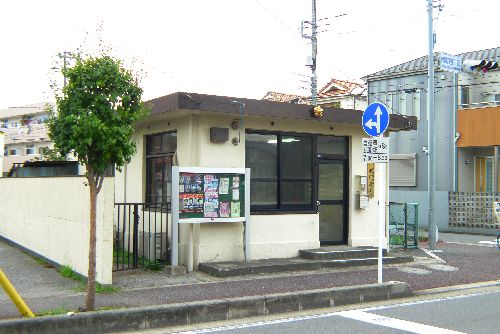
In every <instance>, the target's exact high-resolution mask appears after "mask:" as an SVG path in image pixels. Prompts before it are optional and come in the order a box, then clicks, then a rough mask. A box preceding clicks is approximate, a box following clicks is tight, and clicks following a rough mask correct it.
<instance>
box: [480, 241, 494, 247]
mask: <svg viewBox="0 0 500 334" xmlns="http://www.w3.org/2000/svg"><path fill="white" fill-rule="evenodd" d="M478 243H479V244H488V245H495V246H496V244H497V242H496V241H478Z"/></svg>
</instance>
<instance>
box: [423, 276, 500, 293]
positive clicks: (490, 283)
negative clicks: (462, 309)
mask: <svg viewBox="0 0 500 334" xmlns="http://www.w3.org/2000/svg"><path fill="white" fill-rule="evenodd" d="M492 286H500V280H497V281H487V282H478V283H469V284H459V285H449V286H443V287H439V288H432V289H426V290H418V291H415V292H413V295H414V296H425V295H433V294H438V293H446V292H454V291H462V290H471V289H477V288H487V287H492Z"/></svg>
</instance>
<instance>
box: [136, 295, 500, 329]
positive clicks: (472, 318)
mask: <svg viewBox="0 0 500 334" xmlns="http://www.w3.org/2000/svg"><path fill="white" fill-rule="evenodd" d="M499 309H500V287H499V286H496V287H491V288H489V289H487V290H485V291H482V292H478V293H473V294H462V295H456V296H449V297H444V298H439V299H428V300H418V301H410V302H406V303H403V304H393V305H383V306H375V307H370V308H360V309H351V310H346V311H340V312H332V313H319V314H312V315H306V316H298V317H291V318H282V319H276V320H270V321H254V322H242V323H239V324H233V325H229V326H220V327H207V328H198V329H194V330H188V331H182V332H172V331H170V330H167V331H162V330H156V331H149V332H143V333H155V334H160V333H178V334H180V333H182V334H188V333H189V334H198V333H200V334H201V333H215V332H217V333H228V334H229V333H238V334H246V333H259V334H268V333H269V334H271V333H308V334H314V333H422V334H424V333H425V334H429V333H431V334H432V333H442V334H460V333H478V334H482V333H485V334H486V333H498V332H499V330H498V327H499V326H498V323H499V320H498V317H499V311H498V310H499Z"/></svg>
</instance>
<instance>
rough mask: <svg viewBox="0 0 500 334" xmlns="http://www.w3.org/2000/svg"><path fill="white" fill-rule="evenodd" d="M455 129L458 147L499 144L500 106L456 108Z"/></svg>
mask: <svg viewBox="0 0 500 334" xmlns="http://www.w3.org/2000/svg"><path fill="white" fill-rule="evenodd" d="M457 131H458V132H459V133H460V139H459V140H458V142H457V146H458V147H474V146H476V147H478V146H493V145H500V107H488V108H477V109H461V110H458V113H457Z"/></svg>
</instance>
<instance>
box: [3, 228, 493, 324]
mask: <svg viewBox="0 0 500 334" xmlns="http://www.w3.org/2000/svg"><path fill="white" fill-rule="evenodd" d="M440 239H443V238H442V234H441V236H440ZM481 239H484V240H486V241H487V240H490V239H492V237H491V236H488V237H484V238H481ZM466 241H467V242H466V243H465V244H457V243H441V242H440V243H439V244H438V248H440V250H441V251H442V252H437V253H434V257H435V256H438V257H439V258H440V260H438V259H436V258H434V257H431V256H429V254H428V253H426V252H424V251H423V250H421V249H415V250H408V251H406V252H402V253H404V254H406V255H412V256H414V257H415V261H414V262H411V263H405V264H400V265H388V266H385V267H384V282H389V281H398V282H405V283H401V284H400V285H397V288H396V290H398V289H399V290H398V291H400V292H401V291H403V292H404V293H406V291H407V290H405V289H404V286H408V287H409V289H411V290H409V291H410V292H411V291H422V290H425V289H432V288H438V287H445V286H454V285H459V284H469V283H476V282H485V281H495V280H498V279H500V251H499V250H498V249H497V248H496V247H494V246H493V245H491V246H489V247H488V245H485V244H479V242H478V241H481V240H476V242H477V244H478V245H480V246H483V247H477V246H475V245H474V243H472V244H471V240H466ZM421 246H422V247H424V246H425V245H421ZM398 252H399V251H398ZM0 267H1V268H2V269H3V270H4V272H5V273H6V274H7V276H8V277H9V279H10V280H11V281H12V283H13V284H14V285H15V287H16V288H17V289H18V291H19V293H20V294H21V295H22V297H23V298H24V299H25V301H26V302H27V304H28V305H29V306H30V308H32V310H33V311H34V312H35V313H40V312H43V311H50V310H55V309H60V310H77V309H78V308H79V307H81V306H82V305H83V301H84V293H83V292H77V291H75V288H77V287H78V283H77V282H75V281H73V280H70V279H67V278H64V277H62V276H60V275H59V274H58V273H57V271H56V270H55V269H53V268H47V267H46V266H44V265H43V264H39V263H37V262H36V261H35V259H34V258H33V257H31V256H30V255H27V254H25V253H23V252H21V251H19V250H18V249H17V248H14V247H12V246H11V245H8V244H6V243H4V242H1V241H0ZM113 281H114V285H115V286H116V287H118V288H119V289H120V291H118V292H115V293H108V294H98V295H97V297H96V305H97V307H104V308H120V309H121V308H134V309H133V310H132V309H130V312H132V311H133V312H132V313H133V314H136V315H137V314H139V313H140V311H138V310H140V309H137V307H139V308H144V307H145V308H146V309H148V310H150V308H153V309H156V308H166V307H167V306H169V305H170V306H169V307H170V308H168V307H167V308H168V309H169V310H171V309H172V307H173V308H174V309H176V310H177V311H178V312H181V311H180V309H179V307H180V306H179V305H183V307H184V309H186V308H188V309H189V308H191V309H192V310H193V307H194V306H193V305H198V306H197V307H202V306H200V305H205V306H204V308H203V310H205V311H203V312H206V310H207V309H210V308H211V307H216V308H218V309H219V310H220V309H221V307H222V308H224V307H228V306H227V305H229V304H231V303H243V302H245V300H247V299H250V300H252V302H255V300H260V301H261V302H262V303H263V304H259V305H265V301H266V300H268V301H275V300H283V298H285V300H288V302H284V303H283V307H285V306H286V305H294V306H296V307H298V308H304V305H303V304H304V303H305V304H306V305H307V303H310V304H309V305H315V304H314V303H313V302H312V301H309V299H307V300H303V298H306V297H304V296H309V297H307V298H312V299H311V300H321V302H322V303H325V298H327V297H325V296H326V295H325V294H327V295H328V296H330V297H331V296H332V294H334V293H338V292H335V291H344V290H345V289H350V290H349V293H348V294H345V293H344V295H346V296H347V295H355V293H361V294H358V297H357V299H356V298H355V299H356V301H357V302H362V301H363V300H366V299H371V298H375V297H377V296H378V297H377V298H387V296H388V295H390V294H388V291H390V289H393V288H394V287H389V286H386V287H385V289H386V290H384V291H385V292H384V293H382V295H381V294H380V290H377V289H379V288H380V287H378V288H376V287H377V286H379V285H377V284H374V283H376V282H377V268H376V266H366V267H356V268H343V269H322V270H315V271H305V272H286V273H273V274H253V275H243V276H237V277H227V278H216V277H212V276H209V275H207V274H203V273H200V272H193V273H189V274H185V275H181V276H174V277H173V276H168V275H166V274H165V273H163V272H160V273H155V272H148V271H144V270H134V271H124V272H117V273H115V274H114V278H113ZM360 286H363V287H360ZM367 286H369V287H370V289H371V290H370V289H368V290H367ZM353 289H354V290H353ZM313 292H318V293H319V292H320V295H316V294H314V293H313ZM372 292H373V294H372ZM363 294H364V295H363ZM340 295H342V294H340ZM286 296H289V298H292V299H291V300H292V301H295V302H293V303H291V304H290V299H286ZM318 296H320V297H318ZM336 296H337V297H336V298H337V302H338V303H341V301H342V300H341V299H338V298H340V297H339V295H336ZM391 296H392V297H394V296H397V294H395V295H391ZM330 297H328V298H330ZM256 298H257V299H256ZM259 298H260V299H259ZM276 298H277V299H276ZM301 298H302V299H301ZM318 298H319V299H318ZM332 300H333V299H331V300H330V302H331V301H332ZM351 302H353V301H352V300H351ZM207 303H208V304H207ZM221 303H222V305H225V306H221ZM188 305H189V306H188ZM214 305H215V306H214ZM335 305H336V304H335ZM306 307H307V306H306ZM181 308H182V307H181ZM271 308H272V307H271ZM195 309H198V308H195ZM266 310H267V311H266ZM275 310H277V309H276V308H275ZM283 310H284V311H287V309H286V308H284V309H283ZM150 311H151V310H150ZM106 312H111V311H106ZM113 312H115V313H116V312H118V314H121V316H122V317H123V316H124V314H123V312H127V310H119V311H113ZM113 312H111V313H113ZM144 312H145V311H144ZM151 312H153V311H151ZM158 312H159V311H158ZM199 312H202V311H199ZM203 312H202V313H203ZM220 312H222V313H224V312H226V313H225V314H226V315H228V314H230V313H231V312H229V311H228V310H227V309H226V311H224V310H221V311H220ZM228 312H229V313H228ZM256 312H257V311H256ZM259 312H264V313H265V312H269V309H268V308H266V307H265V306H263V309H261V310H260V311H259ZM98 313H99V312H98ZM101 313H102V312H101ZM115 313H113V314H115ZM146 313H147V312H146ZM153 313H154V312H153ZM240 313H241V312H240ZM243 313H244V312H243ZM88 314H89V313H87V315H85V317H87V316H88ZM144 314H145V313H144ZM197 314H200V313H197ZM80 316H82V314H78V317H80ZM186 317H188V316H186ZM189 317H191V318H189ZM189 317H188V318H189V319H191V320H190V321H193V319H192V317H193V315H192V314H191V316H189ZM13 318H19V314H18V312H17V309H16V308H15V307H14V306H13V305H12V303H11V302H10V300H9V299H8V297H7V296H6V294H5V293H4V292H3V290H2V291H0V319H13ZM48 318H54V317H43V318H37V319H36V320H37V321H41V320H40V319H48ZM181 318H182V316H181ZM189 319H188V320H189ZM2 324H3V325H5V324H6V322H5V321H0V328H2V327H1V326H2ZM18 325H19V323H18ZM1 332H2V330H1V329H0V333H1Z"/></svg>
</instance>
